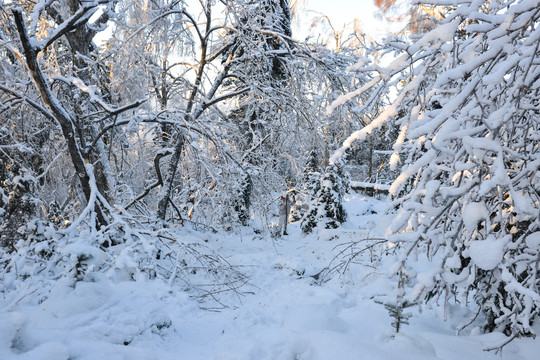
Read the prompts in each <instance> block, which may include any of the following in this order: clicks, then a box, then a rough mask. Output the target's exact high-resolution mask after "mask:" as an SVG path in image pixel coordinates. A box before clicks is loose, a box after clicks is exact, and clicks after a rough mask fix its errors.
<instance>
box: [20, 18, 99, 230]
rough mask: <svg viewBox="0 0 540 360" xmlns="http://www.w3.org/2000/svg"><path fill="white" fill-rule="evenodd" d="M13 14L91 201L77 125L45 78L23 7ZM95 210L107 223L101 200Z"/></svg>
mask: <svg viewBox="0 0 540 360" xmlns="http://www.w3.org/2000/svg"><path fill="white" fill-rule="evenodd" d="M13 16H14V18H15V24H16V26H17V31H18V33H19V37H20V39H21V44H22V46H23V51H24V55H25V57H26V65H27V66H28V70H29V71H30V74H31V75H32V78H33V79H34V82H35V84H36V87H37V89H38V90H39V92H40V94H41V98H42V99H43V102H44V103H45V105H46V106H47V107H48V108H49V110H50V111H51V113H52V115H53V116H54V118H55V120H56V121H57V122H58V124H59V125H60V128H61V129H62V134H63V135H64V138H65V139H66V143H67V147H68V151H69V155H70V158H71V161H72V163H73V167H74V168H75V171H76V172H77V175H78V177H79V181H80V183H81V187H82V190H83V192H84V196H85V198H86V200H87V201H90V197H91V194H92V183H91V181H90V179H91V176H90V175H89V174H88V169H87V168H86V164H85V161H84V158H83V156H82V152H81V150H80V147H79V144H78V142H77V139H76V138H75V127H74V124H73V120H72V119H71V116H70V115H69V113H68V112H67V111H66V110H65V109H64V108H63V107H62V105H61V104H60V102H59V101H58V99H57V98H56V97H55V96H54V94H53V93H52V91H51V89H50V87H49V85H48V83H47V80H46V79H45V76H44V75H43V72H42V71H41V68H40V66H39V63H38V60H37V56H38V53H39V51H40V49H38V48H36V47H35V46H34V45H33V44H32V41H31V40H30V38H29V35H28V30H27V28H26V24H25V22H24V18H23V14H22V11H21V9H13ZM96 191H98V190H97V188H96ZM94 210H95V212H96V214H97V222H98V224H97V225H98V227H100V226H101V225H105V224H107V221H106V219H105V215H104V213H103V210H102V208H101V205H100V204H99V202H96V203H95V204H94Z"/></svg>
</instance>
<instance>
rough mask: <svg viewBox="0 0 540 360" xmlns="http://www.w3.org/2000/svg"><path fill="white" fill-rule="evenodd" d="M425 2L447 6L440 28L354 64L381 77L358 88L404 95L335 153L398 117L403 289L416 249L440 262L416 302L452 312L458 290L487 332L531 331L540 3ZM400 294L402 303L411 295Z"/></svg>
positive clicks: (539, 155) (535, 293) (539, 193)
mask: <svg viewBox="0 0 540 360" xmlns="http://www.w3.org/2000/svg"><path fill="white" fill-rule="evenodd" d="M422 3H426V5H428V6H439V8H438V14H443V16H442V17H441V19H440V20H439V21H440V24H438V26H437V27H435V28H434V29H433V30H431V31H429V32H426V33H425V34H423V35H420V36H417V37H415V38H414V39H413V40H412V41H411V42H406V41H403V40H391V41H389V45H391V46H392V47H393V48H394V49H395V51H396V53H397V54H398V55H397V57H396V59H395V60H394V61H393V62H392V63H391V64H390V65H389V66H387V67H385V68H381V67H378V66H375V65H370V64H366V63H364V64H359V66H358V67H356V68H355V70H356V71H359V72H367V73H371V74H373V76H374V77H373V82H372V83H370V84H367V85H366V86H365V88H364V89H360V90H359V92H361V91H363V90H366V89H368V88H370V87H377V86H389V85H391V84H394V85H398V92H397V96H396V97H395V100H394V101H393V103H392V104H391V106H389V107H388V108H387V109H386V110H385V111H384V112H383V113H382V114H381V115H380V116H379V117H378V118H377V119H375V120H374V121H373V122H372V123H371V124H370V125H368V126H367V127H366V128H364V129H362V130H360V131H358V132H356V133H353V134H352V135H351V137H350V138H349V139H348V140H347V141H346V142H345V143H344V146H343V147H342V149H340V150H339V151H338V152H337V153H336V154H335V156H334V160H335V159H337V158H338V157H339V156H340V155H341V154H342V153H343V151H344V150H345V149H346V148H348V147H350V146H351V144H352V142H353V141H354V140H362V139H364V138H365V137H366V135H367V134H369V133H371V132H372V131H373V130H374V129H376V128H378V127H380V126H382V125H383V124H384V123H385V122H386V121H387V120H388V119H392V118H398V122H399V124H400V126H401V130H400V131H401V132H400V135H399V137H398V140H397V142H396V143H395V144H394V147H393V149H394V155H393V156H392V162H393V163H394V165H397V164H400V165H401V169H402V171H401V174H400V175H399V177H398V178H397V179H396V181H395V182H394V183H393V185H392V187H391V190H390V193H391V195H392V197H393V198H394V200H393V202H392V203H391V206H392V207H393V208H398V209H399V210H398V216H397V218H396V219H395V221H394V223H393V225H392V227H391V231H392V233H393V234H394V235H393V236H392V240H393V241H394V242H396V243H397V244H398V246H399V248H400V249H401V254H402V256H401V260H400V261H399V263H398V265H399V266H396V267H395V269H397V272H396V273H397V274H401V275H402V276H401V277H402V279H400V284H401V287H403V286H404V284H405V283H406V282H405V280H406V279H403V277H404V276H405V275H404V274H411V273H410V272H407V271H406V269H405V268H406V267H407V266H408V265H409V264H411V263H412V262H413V261H414V259H416V258H417V256H423V257H425V258H427V259H428V260H429V261H430V262H431V263H432V264H433V265H432V269H430V270H429V271H426V272H422V273H420V274H418V276H416V278H415V279H411V280H414V281H415V283H416V286H415V288H414V291H413V293H412V294H410V297H411V298H410V299H409V300H414V301H420V300H422V299H425V300H426V301H429V300H433V299H442V300H443V301H444V304H445V308H446V305H447V304H448V301H450V299H452V298H455V299H457V300H458V301H460V302H461V303H462V304H466V303H467V302H468V301H474V302H475V303H476V304H477V306H478V314H477V315H476V316H475V317H474V319H473V320H475V319H479V318H482V319H483V321H482V324H483V328H484V330H486V331H495V330H499V331H504V333H505V334H507V335H509V336H510V339H513V338H515V337H517V336H522V335H532V334H534V331H533V329H532V327H531V325H532V323H533V321H534V320H535V319H536V318H537V316H538V311H539V307H540V292H539V279H538V277H539V275H540V273H539V265H540V229H539V228H540V220H539V219H540V217H539V208H540V175H539V174H538V169H539V167H540V149H539V146H540V143H539V137H538V134H539V130H540V103H539V102H538V95H539V92H540V61H539V59H540V47H539V44H540V41H539V39H540V27H539V24H540V8H539V7H538V1H536V0H503V1H497V2H495V1H484V0H473V1H470V0H458V1H451V2H449V1H422ZM450 5H452V6H450ZM338 105H339V104H338V103H336V104H335V106H338ZM398 115H399V116H398ZM413 255H414V256H413ZM399 297H400V299H398V300H399V301H398V306H399V304H400V303H404V302H405V301H406V298H405V296H404V295H403V292H402V291H400V295H399ZM480 314H482V315H481V316H480ZM471 323H472V321H471Z"/></svg>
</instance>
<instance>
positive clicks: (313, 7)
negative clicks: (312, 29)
mask: <svg viewBox="0 0 540 360" xmlns="http://www.w3.org/2000/svg"><path fill="white" fill-rule="evenodd" d="M306 8H307V9H308V10H310V12H313V15H316V13H315V12H319V13H322V14H325V15H327V16H328V17H329V18H330V19H331V21H332V22H333V23H334V28H337V29H341V28H342V27H343V25H344V24H347V23H352V22H353V21H354V19H355V18H357V19H359V20H360V21H361V23H362V28H363V30H364V32H365V33H366V34H368V35H370V36H372V37H374V38H379V39H380V38H381V37H383V35H384V34H385V33H387V32H388V31H390V30H391V27H390V25H389V24H388V23H385V22H384V21H381V20H380V19H378V18H377V16H376V12H377V8H376V7H375V5H374V4H373V0H306ZM394 28H395V26H394ZM394 30H397V29H394Z"/></svg>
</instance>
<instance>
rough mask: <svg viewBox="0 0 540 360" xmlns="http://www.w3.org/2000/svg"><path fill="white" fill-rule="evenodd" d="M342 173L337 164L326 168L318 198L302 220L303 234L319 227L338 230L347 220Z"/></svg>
mask: <svg viewBox="0 0 540 360" xmlns="http://www.w3.org/2000/svg"><path fill="white" fill-rule="evenodd" d="M340 172H341V171H340V169H339V166H338V165H335V164H332V165H329V166H328V167H327V168H326V171H325V173H324V176H323V177H322V179H321V182H320V189H319V191H318V192H317V196H316V198H315V199H314V200H313V202H312V203H311V204H310V207H309V210H308V212H307V213H306V215H304V217H303V219H302V224H301V227H302V231H303V232H305V233H310V232H311V231H313V229H314V228H315V227H317V226H324V228H325V229H336V228H338V227H339V225H340V224H341V223H343V222H344V221H345V220H346V219H347V214H346V213H345V210H344V209H343V204H342V202H343V190H344V187H343V183H344V182H343V179H341V178H340V175H341V176H342V175H343V173H341V174H340Z"/></svg>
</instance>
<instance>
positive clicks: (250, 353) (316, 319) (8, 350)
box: [0, 195, 540, 360]
mask: <svg viewBox="0 0 540 360" xmlns="http://www.w3.org/2000/svg"><path fill="white" fill-rule="evenodd" d="M347 200H348V201H347V202H346V209H347V212H348V215H349V219H348V221H347V222H346V223H345V224H344V225H343V227H342V228H340V229H338V230H321V231H319V232H316V233H314V234H310V235H308V236H305V235H303V234H302V233H301V231H300V228H299V224H290V226H289V234H290V235H289V236H284V237H281V238H274V239H272V238H271V237H266V238H265V237H263V236H262V235H258V234H255V233H254V232H253V230H252V229H251V228H245V229H243V230H242V234H241V235H240V234H237V235H230V234H211V233H209V232H207V233H197V232H194V231H192V230H187V229H180V230H179V231H181V233H180V234H179V236H180V237H182V238H183V239H185V241H204V243H205V245H206V246H208V247H210V248H211V249H213V250H214V251H216V252H217V253H219V254H220V255H221V256H223V257H224V258H225V259H226V260H227V261H228V262H229V263H231V264H233V265H238V266H239V270H240V271H241V272H243V273H244V274H246V275H247V276H248V277H249V284H248V285H245V286H243V287H242V288H240V289H239V290H238V292H234V291H231V292H227V293H223V294H219V295H218V296H219V300H220V301H221V302H222V304H224V305H226V307H221V308H218V307H219V306H218V305H219V304H218V303H216V302H212V301H206V302H200V301H198V300H197V299H194V298H192V297H191V296H190V293H188V292H184V291H181V290H179V289H178V287H177V286H170V285H169V284H168V283H166V282H162V281H158V280H144V279H141V280H138V281H118V280H116V281H113V280H112V279H111V278H110V277H106V276H105V275H103V274H101V275H100V274H98V273H96V274H95V275H94V276H93V278H92V281H81V282H78V283H76V285H75V286H74V287H73V286H72V285H73V281H72V280H67V279H63V280H60V281H56V282H46V281H44V282H43V284H36V282H29V283H28V286H27V287H22V286H21V288H19V289H17V291H11V292H8V293H7V294H3V296H2V297H0V359H51V360H57V359H58V360H61V359H66V360H67V359H71V360H82V359H126V360H127V359H160V360H161V359H204V360H209V359H216V360H217V359H219V360H225V359H239V360H240V359H253V360H262V359H287V360H295V359H296V360H300V359H302V360H316V359H320V360H325V359H341V360H346V359H355V360H356V359H362V360H367V359H400V360H402V359H411V360H412V359H414V360H420V359H448V360H456V359H475V360H481V359H501V358H502V359H531V360H532V359H538V358H539V356H540V355H539V354H540V340H534V339H530V338H527V339H517V340H515V341H513V342H511V343H510V344H509V345H507V346H506V347H505V348H504V350H503V352H502V356H501V354H500V353H499V354H495V353H494V352H493V351H492V352H486V351H484V349H486V348H489V347H493V346H497V345H499V344H501V343H502V342H504V340H505V338H504V336H503V335H502V334H499V333H495V334H480V332H479V331H478V330H477V328H475V327H474V326H473V327H472V328H467V329H466V330H464V331H463V332H462V334H461V335H460V336H456V329H457V328H458V327H459V326H460V325H462V324H464V323H465V322H466V321H467V319H468V318H469V317H470V316H471V315H472V314H473V310H474V309H466V308H463V307H458V306H456V305H452V306H450V307H449V309H448V312H447V315H446V316H447V320H446V321H443V310H442V306H441V307H437V306H431V305H430V306H426V305H424V306H422V308H421V309H419V308H418V307H413V308H409V309H407V310H408V311H410V312H411V313H412V314H413V316H412V317H411V318H410V324H409V325H404V326H403V328H402V329H401V331H400V333H399V334H397V335H396V334H395V332H394V329H393V328H392V326H391V322H392V319H391V318H390V316H389V314H388V311H387V310H386V309H385V308H384V306H383V305H381V304H380V303H378V302H376V301H375V300H378V301H384V299H385V298H388V295H389V294H391V293H392V292H393V291H394V290H393V288H394V286H395V285H394V281H393V280H391V279H389V278H388V276H387V274H388V269H389V268H390V265H391V263H392V262H393V261H394V260H393V259H392V255H391V254H389V255H388V256H383V257H381V253H382V249H383V248H382V247H381V246H379V245H378V246H374V247H373V248H371V249H370V248H368V246H369V245H371V244H373V243H376V242H379V240H377V239H378V238H382V237H383V235H384V232H385V229H386V228H387V226H388V224H389V222H390V221H391V215H384V213H383V209H384V202H383V201H379V200H374V199H371V198H364V197H362V196H360V195H352V196H350V197H349V198H348V199H347ZM366 238H369V239H373V240H368V241H363V242H360V243H358V244H356V246H355V247H352V248H347V245H350V243H351V241H359V240H362V239H366ZM360 249H365V251H363V252H362V253H361V254H359V255H358V256H357V257H356V258H354V259H352V260H353V261H352V262H351V263H350V264H349V265H348V267H347V268H346V269H345V268H344V267H343V266H344V265H345V264H346V263H345V262H344V261H347V260H350V259H351V256H350V255H352V254H354V253H356V252H357V251H358V250H360ZM340 251H342V252H341V255H340ZM325 269H327V270H325ZM328 269H334V271H331V272H330V271H328ZM344 270H345V271H344ZM420 310H421V311H420ZM536 329H537V330H540V328H539V327H538V325H537V327H536Z"/></svg>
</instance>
